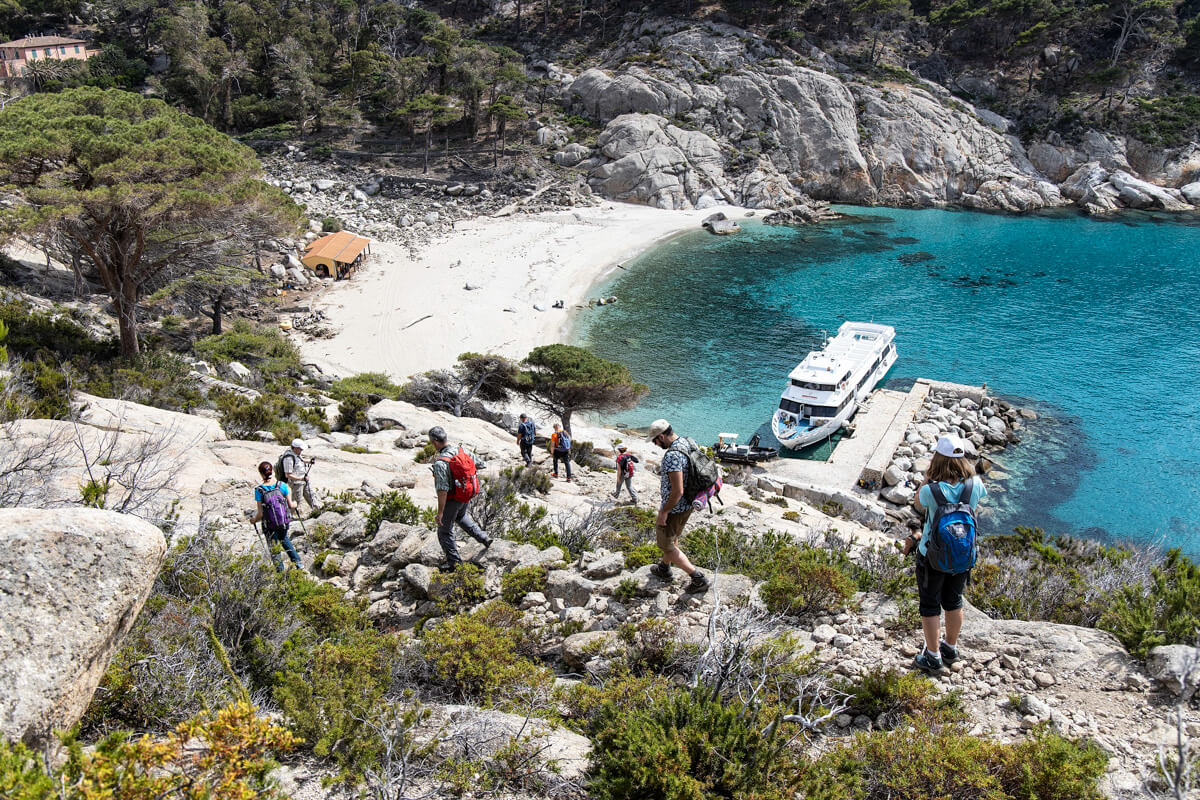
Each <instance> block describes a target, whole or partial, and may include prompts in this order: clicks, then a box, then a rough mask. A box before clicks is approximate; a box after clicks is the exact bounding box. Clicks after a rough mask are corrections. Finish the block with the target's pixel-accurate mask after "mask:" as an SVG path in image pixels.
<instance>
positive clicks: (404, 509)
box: [366, 492, 423, 538]
mask: <svg viewBox="0 0 1200 800" xmlns="http://www.w3.org/2000/svg"><path fill="white" fill-rule="evenodd" d="M422 516H423V513H422V509H421V507H420V506H418V505H417V504H416V503H414V502H413V501H412V498H411V497H409V496H408V492H384V493H383V494H381V495H379V496H378V497H375V498H372V499H371V508H370V509H369V510H368V511H367V527H366V532H367V538H372V537H374V536H375V534H377V533H379V526H380V525H382V524H383V523H385V522H398V523H400V524H401V525H420V524H421V522H422Z"/></svg>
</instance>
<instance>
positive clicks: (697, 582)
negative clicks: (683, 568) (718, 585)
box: [684, 570, 712, 592]
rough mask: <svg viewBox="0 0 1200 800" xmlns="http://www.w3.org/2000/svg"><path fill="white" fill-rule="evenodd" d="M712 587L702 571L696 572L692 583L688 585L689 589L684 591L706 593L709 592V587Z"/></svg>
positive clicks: (693, 574)
mask: <svg viewBox="0 0 1200 800" xmlns="http://www.w3.org/2000/svg"><path fill="white" fill-rule="evenodd" d="M711 585H712V584H710V583H709V581H708V578H706V577H704V573H703V572H701V571H700V570H696V571H695V572H693V573H692V581H691V583H689V584H688V585H687V588H686V589H684V591H685V592H706V591H708V587H709V586H711Z"/></svg>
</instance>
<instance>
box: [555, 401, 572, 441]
mask: <svg viewBox="0 0 1200 800" xmlns="http://www.w3.org/2000/svg"><path fill="white" fill-rule="evenodd" d="M573 410H574V409H570V408H564V409H563V410H562V411H561V412H560V413H559V415H558V418H559V419H560V420H561V421H562V425H563V430H564V431H566V432H567V435H568V436H570V437H571V438H572V439H573V438H575V434H573V433H571V412H572V411H573Z"/></svg>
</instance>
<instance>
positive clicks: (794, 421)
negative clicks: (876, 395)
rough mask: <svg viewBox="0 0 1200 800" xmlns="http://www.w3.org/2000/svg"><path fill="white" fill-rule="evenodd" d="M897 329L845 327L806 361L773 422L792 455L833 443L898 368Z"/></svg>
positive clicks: (798, 368)
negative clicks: (798, 451)
mask: <svg viewBox="0 0 1200 800" xmlns="http://www.w3.org/2000/svg"><path fill="white" fill-rule="evenodd" d="M895 339H896V329H895V328H893V327H891V326H890V325H876V324H875V323H873V322H843V323H842V327H840V328H838V332H837V336H835V337H833V338H832V339H828V340H827V341H826V342H825V346H824V347H823V348H822V349H821V350H815V351H813V352H811V353H809V354H808V355H807V356H805V357H804V360H803V361H801V362H800V363H799V364H798V365H797V366H796V368H795V369H793V370H792V371H791V374H789V375H788V385H787V387H786V388H785V389H784V390H783V395H782V397H780V398H779V408H778V409H777V410H776V411H775V415H774V416H773V417H772V418H771V431H772V432H773V433H774V434H775V438H776V439H778V440H779V444H780V445H781V446H783V447H786V448H788V449H789V450H795V449H797V448H801V447H806V446H807V445H810V444H814V443H816V442H820V441H822V440H824V439H828V438H829V437H830V436H832V435H833V434H834V433H836V432H837V430H838V429H839V428H841V427H842V426H843V425H844V424H846V421H847V420H849V419H850V417H852V416H853V415H854V412H855V411H857V410H858V406H859V405H860V404H861V403H862V402H863V401H864V400H866V399H867V396H868V395H869V394H870V393H871V391H872V390H873V389H874V388H875V386H876V384H878V383H879V381H880V380H882V379H883V376H884V375H886V374H887V371H888V370H889V369H891V367H892V364H895V363H896V343H895Z"/></svg>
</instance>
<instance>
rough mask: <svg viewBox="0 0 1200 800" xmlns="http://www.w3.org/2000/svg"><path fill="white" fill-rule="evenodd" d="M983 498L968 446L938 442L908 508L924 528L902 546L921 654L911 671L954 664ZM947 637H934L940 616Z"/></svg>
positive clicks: (944, 439)
mask: <svg viewBox="0 0 1200 800" xmlns="http://www.w3.org/2000/svg"><path fill="white" fill-rule="evenodd" d="M984 497H987V488H986V487H984V485H983V481H982V480H980V479H979V478H978V477H976V476H975V467H974V465H973V464H972V463H971V461H969V460H968V459H967V443H966V442H964V441H963V440H962V439H959V438H958V437H957V436H943V437H941V438H940V439H938V442H937V446H936V447H935V448H934V452H933V456H932V458H931V459H930V462H929V469H928V470H926V472H925V480H924V481H923V482H922V483H921V488H920V490H919V491H918V492H917V497H916V498H915V500H914V502H913V504H914V506H915V507H916V509H917V511H919V512H924V515H925V525H924V526H923V528H922V530H921V532H920V533H913V534H912V535H910V536H909V537H908V539H907V540H906V542H905V544H904V553H905V555H907V554H908V553H910V552H911V551H912V550H914V549H915V550H916V551H917V594H918V596H919V598H920V612H921V630H922V632H923V633H924V635H925V649H924V650H923V651H922V652H921V653H918V654H917V657H916V658H915V659H913V666H915V667H917V668H918V669H922V670H925V671H926V672H939V671H941V669H942V666H943V665H945V666H947V667H949V666H950V665H952V664H953V663H954V662H955V661H956V660H958V634H959V631H961V630H962V622H963V610H962V608H963V589H964V587H966V585H967V582H968V581H969V580H970V577H971V568H972V567H974V566H975V556H976V549H975V513H974V510H975V508H976V507H977V506H978V505H979V501H980V500H982V499H983V498H984ZM942 612H945V614H946V636H945V638H941V639H940V638H939V636H938V634H939V632H940V631H939V629H940V623H941V614H942Z"/></svg>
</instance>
